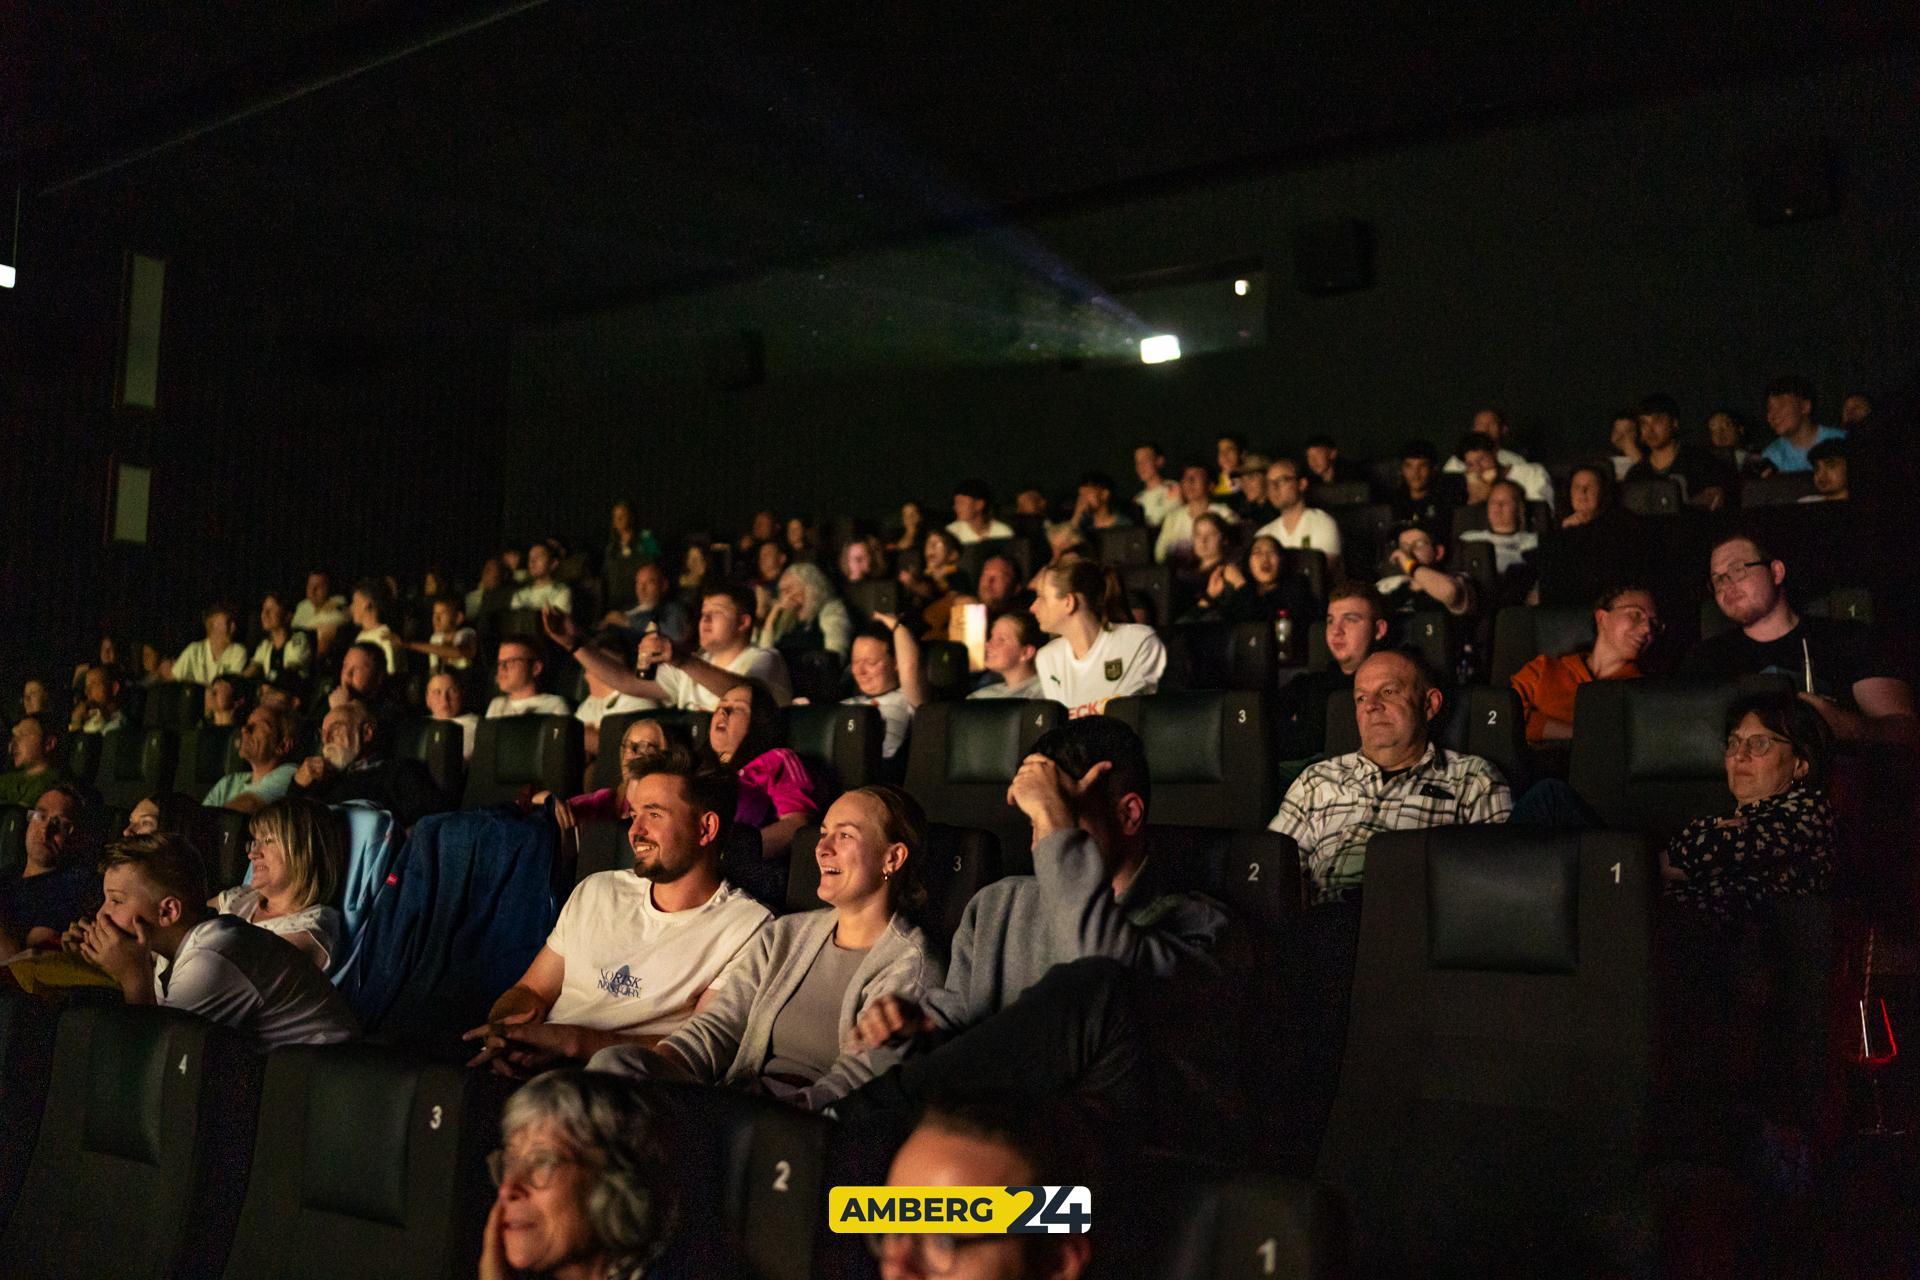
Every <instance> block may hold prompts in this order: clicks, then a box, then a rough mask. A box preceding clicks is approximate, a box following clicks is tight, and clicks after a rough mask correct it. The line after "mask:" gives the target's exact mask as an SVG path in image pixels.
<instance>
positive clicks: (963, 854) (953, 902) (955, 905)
mask: <svg viewBox="0 0 1920 1280" xmlns="http://www.w3.org/2000/svg"><path fill="white" fill-rule="evenodd" d="M819 841H820V828H819V827H818V826H815V825H814V824H812V823H809V824H808V825H806V826H804V827H802V828H800V830H799V831H798V832H797V833H795V835H794V837H793V851H792V855H791V856H790V857H789V859H788V862H787V897H786V903H785V910H787V911H816V910H818V909H819V908H821V907H823V906H825V905H826V904H825V903H823V902H821V901H820V896H819V891H820V864H819V863H818V862H816V861H815V860H814V851H815V849H816V848H817V847H818V845H819ZM915 874H916V875H918V876H919V878H920V883H921V885H922V886H924V887H925V889H926V891H927V905H926V909H925V910H923V911H921V912H920V913H919V914H918V918H917V920H916V923H917V924H919V925H920V927H921V928H922V929H924V930H926V933H927V936H928V937H930V938H932V939H933V940H934V941H935V942H936V943H937V944H938V945H939V946H940V948H941V949H942V950H945V949H946V948H947V946H948V945H949V944H951V943H952V941H953V935H954V932H955V931H956V930H958V929H959V927H960V917H961V916H962V915H963V914H964V913H965V912H966V909H967V903H968V902H969V901H971V900H972V898H973V895H974V894H976V893H978V892H980V890H981V889H982V888H984V887H985V886H987V885H989V884H992V883H993V882H994V881H995V880H998V879H999V878H1000V841H999V839H998V838H997V837H995V836H994V834H993V833H992V832H990V831H982V830H980V829H978V828H977V827H950V826H947V825H946V824H944V823H939V822H935V823H929V824H928V826H927V844H926V848H924V849H923V850H921V853H920V863H919V867H918V869H917V870H916V872H915Z"/></svg>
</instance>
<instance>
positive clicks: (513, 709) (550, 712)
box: [487, 693, 573, 720]
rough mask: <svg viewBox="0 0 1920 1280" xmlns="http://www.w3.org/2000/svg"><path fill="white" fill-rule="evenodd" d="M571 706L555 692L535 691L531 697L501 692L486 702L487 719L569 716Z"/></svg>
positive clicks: (571, 709)
mask: <svg viewBox="0 0 1920 1280" xmlns="http://www.w3.org/2000/svg"><path fill="white" fill-rule="evenodd" d="M572 714H573V708H572V707H570V706H568V705H567V700H566V699H565V698H563V697H561V696H560V695H559V694H557V693H536V694H534V695H533V696H532V697H531V698H509V697H508V696H507V695H506V694H504V693H503V694H501V695H499V696H498V697H496V698H495V699H494V700H493V701H492V702H489V703H488V704H487V719H489V720H498V719H500V718H501V717H503V716H570V715H572Z"/></svg>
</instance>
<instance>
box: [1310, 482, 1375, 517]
mask: <svg viewBox="0 0 1920 1280" xmlns="http://www.w3.org/2000/svg"><path fill="white" fill-rule="evenodd" d="M1311 492H1312V494H1313V505H1314V506H1316V507H1319V508H1320V509H1321V510H1322V511H1345V510H1348V509H1349V508H1352V507H1364V506H1366V505H1368V504H1369V503H1370V502H1372V501H1373V486H1372V485H1370V484H1368V483H1367V482H1366V481H1365V480H1342V481H1339V482H1338V483H1335V484H1318V483H1316V484H1314V485H1313V486H1312V489H1311Z"/></svg>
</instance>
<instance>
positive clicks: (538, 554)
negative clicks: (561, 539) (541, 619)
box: [513, 539, 573, 613]
mask: <svg viewBox="0 0 1920 1280" xmlns="http://www.w3.org/2000/svg"><path fill="white" fill-rule="evenodd" d="M564 558H565V553H564V552H563V551H562V550H561V549H560V544H559V543H557V542H554V541H552V540H551V539H548V540H547V541H545V542H536V543H534V544H533V545H532V546H531V547H529V548H527V583H526V585H525V586H523V587H521V588H520V589H519V590H518V591H516V592H514V593H513V607H514V608H516V609H538V610H540V611H541V612H543V613H544V612H546V611H547V610H548V609H558V610H559V611H560V612H561V613H572V612H573V588H572V587H570V586H568V585H567V584H566V583H564V582H561V581H560V580H559V579H558V578H556V577H555V576H554V575H555V574H556V573H558V572H559V570H560V561H561V560H562V559H564Z"/></svg>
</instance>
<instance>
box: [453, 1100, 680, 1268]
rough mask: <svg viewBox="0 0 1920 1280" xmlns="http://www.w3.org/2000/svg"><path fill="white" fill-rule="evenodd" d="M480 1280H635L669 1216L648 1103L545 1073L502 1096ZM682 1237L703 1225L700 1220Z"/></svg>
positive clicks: (660, 1150)
mask: <svg viewBox="0 0 1920 1280" xmlns="http://www.w3.org/2000/svg"><path fill="white" fill-rule="evenodd" d="M500 1142H501V1146H500V1149H499V1150H498V1151H494V1152H492V1153H491V1154H489V1155H488V1156H487V1171H488V1172H489V1173H490V1174H491V1175H492V1176H493V1185H494V1186H496V1187H498V1188H499V1193H498V1195H497V1196H496V1197H495V1198H494V1202H493V1210H492V1212H490V1213H489V1214H488V1215H487V1228H486V1233H485V1235H484V1236H483V1237H482V1240H481V1246H480V1280H513V1277H516V1276H526V1277H535V1276H538V1277H550V1278H551V1280H589V1278H591V1280H639V1278H640V1277H641V1276H644V1275H648V1274H651V1268H652V1266H653V1263H654V1260H655V1259H656V1258H658V1257H659V1256H660V1253H661V1251H662V1250H663V1249H665V1247H666V1243H667V1237H668V1235H669V1233H670V1232H671V1231H672V1230H673V1228H674V1224H675V1220H676V1209H677V1204H676V1200H677V1195H678V1190H677V1186H676V1181H675V1176H674V1169H673V1164H672V1162H671V1160H670V1159H669V1156H668V1153H667V1151H666V1149H665V1148H664V1147H663V1146H662V1145H661V1142H660V1123H659V1120H658V1118H657V1113H656V1112H655V1109H654V1106H653V1104H652V1103H651V1102H650V1101H649V1100H648V1099H647V1098H646V1097H645V1096H644V1095H643V1094H641V1092H640V1091H639V1090H638V1089H637V1088H635V1087H634V1085H633V1084H632V1082H630V1081H627V1080H621V1079H619V1078H617V1077H614V1076H610V1075H607V1074H605V1073H604V1072H597V1071H549V1072H547V1073H546V1074H544V1075H541V1076H539V1077H537V1078H535V1079H534V1080H532V1081H530V1082H528V1083H527V1084H525V1085H523V1086H521V1088H520V1089H519V1090H518V1091H517V1092H515V1093H514V1095H513V1096H512V1097H511V1098H508V1099H507V1105H506V1108H505V1110H504V1111H503V1112H502V1113H501V1116H500ZM689 1229H690V1230H696V1231H698V1230H703V1229H707V1228H706V1224H698V1225H696V1226H693V1227H691V1228H689Z"/></svg>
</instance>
